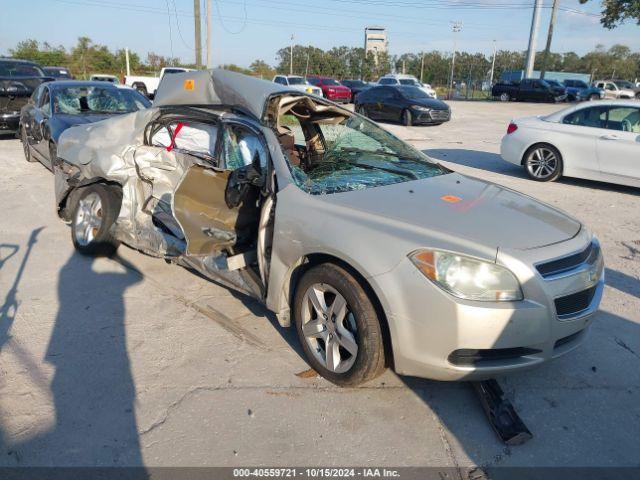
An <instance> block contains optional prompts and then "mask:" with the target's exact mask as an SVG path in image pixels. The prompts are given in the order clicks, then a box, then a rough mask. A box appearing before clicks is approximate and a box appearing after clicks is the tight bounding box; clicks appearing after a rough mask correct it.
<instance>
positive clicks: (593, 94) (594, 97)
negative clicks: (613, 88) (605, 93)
mask: <svg viewBox="0 0 640 480" xmlns="http://www.w3.org/2000/svg"><path fill="white" fill-rule="evenodd" d="M589 100H591V101H592V102H593V101H594V100H600V95H598V94H597V93H592V94H591V95H589Z"/></svg>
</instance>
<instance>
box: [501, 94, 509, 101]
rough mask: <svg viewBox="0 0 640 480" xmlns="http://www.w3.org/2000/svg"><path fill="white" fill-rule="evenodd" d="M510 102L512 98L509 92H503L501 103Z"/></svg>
mask: <svg viewBox="0 0 640 480" xmlns="http://www.w3.org/2000/svg"><path fill="white" fill-rule="evenodd" d="M509 100H511V97H510V96H509V94H508V93H507V92H503V93H501V94H500V101H501V102H508V101H509Z"/></svg>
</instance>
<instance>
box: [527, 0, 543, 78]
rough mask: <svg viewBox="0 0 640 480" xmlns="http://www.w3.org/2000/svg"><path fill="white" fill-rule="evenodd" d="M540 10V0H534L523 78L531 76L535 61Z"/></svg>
mask: <svg viewBox="0 0 640 480" xmlns="http://www.w3.org/2000/svg"><path fill="white" fill-rule="evenodd" d="M540 10H542V0H535V4H534V6H533V18H532V19H531V33H530V34H529V50H528V51H527V62H526V64H525V67H524V78H531V75H532V74H533V65H534V64H535V62H536V43H537V42H538V28H539V27H540Z"/></svg>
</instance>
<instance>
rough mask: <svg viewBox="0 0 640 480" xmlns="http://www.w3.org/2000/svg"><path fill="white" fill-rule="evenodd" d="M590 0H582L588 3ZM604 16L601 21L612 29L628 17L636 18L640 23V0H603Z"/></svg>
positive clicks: (581, 1) (639, 23)
mask: <svg viewBox="0 0 640 480" xmlns="http://www.w3.org/2000/svg"><path fill="white" fill-rule="evenodd" d="M588 1H590V0H580V3H587V2H588ZM602 6H603V10H602V18H601V19H600V23H602V25H603V26H604V27H605V28H608V29H612V28H615V27H617V26H618V25H620V24H621V23H622V22H624V21H625V20H626V19H631V20H635V21H636V23H637V24H638V25H640V1H638V0H606V1H603V2H602Z"/></svg>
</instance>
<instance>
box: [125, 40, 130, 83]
mask: <svg viewBox="0 0 640 480" xmlns="http://www.w3.org/2000/svg"><path fill="white" fill-rule="evenodd" d="M124 59H125V62H126V64H127V76H128V77H129V76H131V69H130V68H129V47H127V48H125V49H124Z"/></svg>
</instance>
